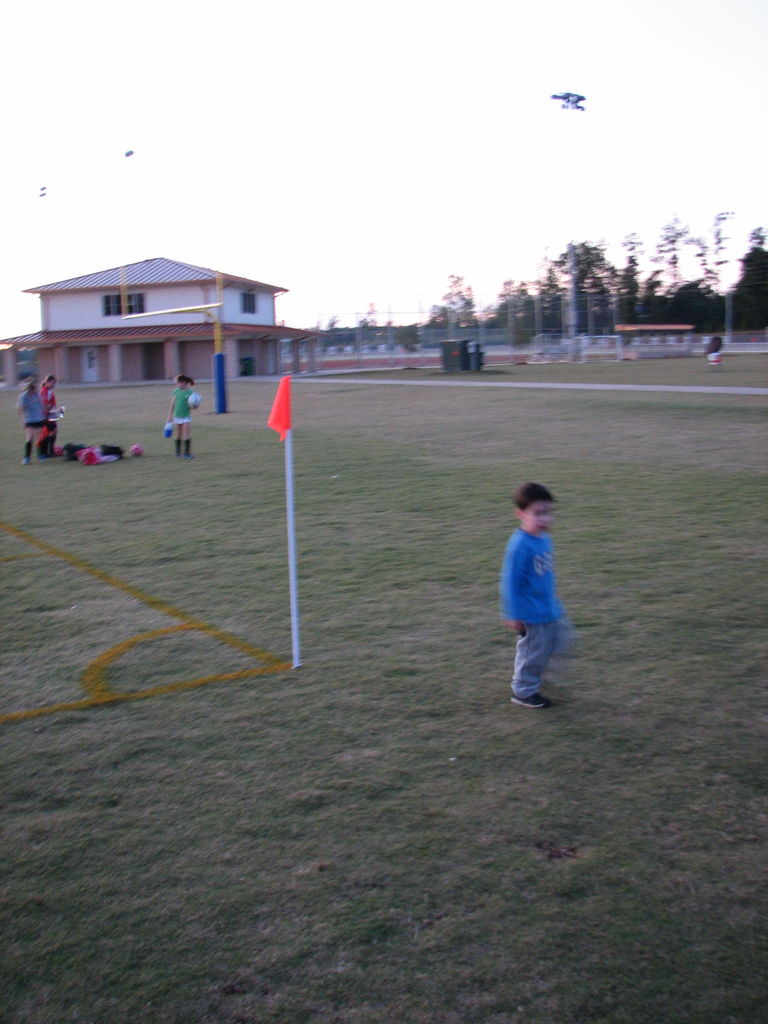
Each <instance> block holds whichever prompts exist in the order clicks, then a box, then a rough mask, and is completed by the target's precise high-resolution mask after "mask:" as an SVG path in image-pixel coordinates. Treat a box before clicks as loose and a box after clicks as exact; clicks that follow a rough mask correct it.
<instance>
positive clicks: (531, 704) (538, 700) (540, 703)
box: [512, 693, 550, 708]
mask: <svg viewBox="0 0 768 1024" xmlns="http://www.w3.org/2000/svg"><path fill="white" fill-rule="evenodd" d="M512 703H513V704H519V705H520V706H521V707H523V708H548V707H549V704H550V702H549V701H548V700H547V698H546V697H542V695H541V694H540V693H532V694H531V695H530V697H518V696H517V695H516V694H514V693H513V694H512Z"/></svg>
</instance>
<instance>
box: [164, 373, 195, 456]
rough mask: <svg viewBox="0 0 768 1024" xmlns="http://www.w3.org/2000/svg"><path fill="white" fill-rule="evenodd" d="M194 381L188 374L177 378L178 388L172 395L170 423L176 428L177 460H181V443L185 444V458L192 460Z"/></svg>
mask: <svg viewBox="0 0 768 1024" xmlns="http://www.w3.org/2000/svg"><path fill="white" fill-rule="evenodd" d="M193 384H194V381H193V380H192V378H191V377H187V376H186V374H184V373H180V374H179V375H178V376H177V377H176V387H175V388H174V389H173V392H172V393H171V406H170V409H169V410H168V422H169V423H170V422H172V423H173V424H174V425H175V426H176V442H175V444H176V458H177V459H180V458H181V457H182V454H181V442H182V441H183V442H184V458H185V459H191V458H192V452H191V450H190V449H191V444H192V439H191V437H190V432H191V427H192V412H191V410H190V408H189V396H190V394H191V393H192V385H193Z"/></svg>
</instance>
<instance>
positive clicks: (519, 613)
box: [499, 483, 572, 708]
mask: <svg viewBox="0 0 768 1024" xmlns="http://www.w3.org/2000/svg"><path fill="white" fill-rule="evenodd" d="M554 500H555V499H554V498H553V497H552V494H551V493H550V492H549V491H548V490H547V488H546V487H544V486H543V485H542V484H536V483H527V484H523V485H522V487H519V488H518V489H517V490H516V491H515V494H514V501H515V506H516V510H515V511H516V514H517V518H518V519H519V520H520V528H519V529H518V530H516V531H515V533H513V534H512V536H511V537H510V538H509V541H508V542H507V547H506V551H505V552H504V561H503V564H502V567H501V581H500V585H499V592H500V597H501V616H502V618H503V619H504V620H505V621H506V622H507V624H508V625H509V626H511V628H512V629H514V630H515V631H516V632H517V634H518V640H517V647H516V650H515V669H514V675H513V677H512V701H513V702H514V703H515V704H520V705H521V706H522V707H524V708H546V707H549V704H550V702H549V701H548V700H547V698H546V697H543V696H542V695H541V693H540V692H539V688H540V686H541V678H542V675H543V673H544V670H545V669H546V667H547V664H548V662H549V660H550V658H552V656H553V655H555V654H559V653H562V652H564V651H565V650H567V648H568V647H569V646H570V643H571V639H572V630H571V627H570V623H569V622H568V619H567V617H566V615H565V612H564V610H563V606H562V605H561V604H560V600H559V598H558V596H557V588H556V580H555V571H554V557H553V546H552V540H551V538H550V536H549V531H550V528H551V526H552V521H553V509H552V505H553V503H554Z"/></svg>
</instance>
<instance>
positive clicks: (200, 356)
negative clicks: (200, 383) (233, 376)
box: [179, 341, 233, 380]
mask: <svg viewBox="0 0 768 1024" xmlns="http://www.w3.org/2000/svg"><path fill="white" fill-rule="evenodd" d="M212 360H213V342H212V341H182V342H180V344H179V367H180V369H179V372H180V373H186V374H187V375H188V376H190V377H192V378H193V379H194V380H200V379H205V378H209V377H211V376H212V374H213V370H212V365H213V363H212ZM229 372H230V373H232V372H233V371H232V369H231V368H229Z"/></svg>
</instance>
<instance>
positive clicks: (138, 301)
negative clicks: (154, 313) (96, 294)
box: [102, 292, 144, 316]
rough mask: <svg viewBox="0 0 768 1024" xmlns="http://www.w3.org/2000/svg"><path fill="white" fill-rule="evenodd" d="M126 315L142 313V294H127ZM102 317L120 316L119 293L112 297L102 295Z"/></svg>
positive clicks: (120, 303)
mask: <svg viewBox="0 0 768 1024" xmlns="http://www.w3.org/2000/svg"><path fill="white" fill-rule="evenodd" d="M127 312H128V313H143V312H144V295H143V293H142V292H132V293H131V292H129V293H128V310H127ZM102 315H103V316H122V315H123V301H122V296H121V295H120V293H119V292H116V293H115V294H113V295H102Z"/></svg>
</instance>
